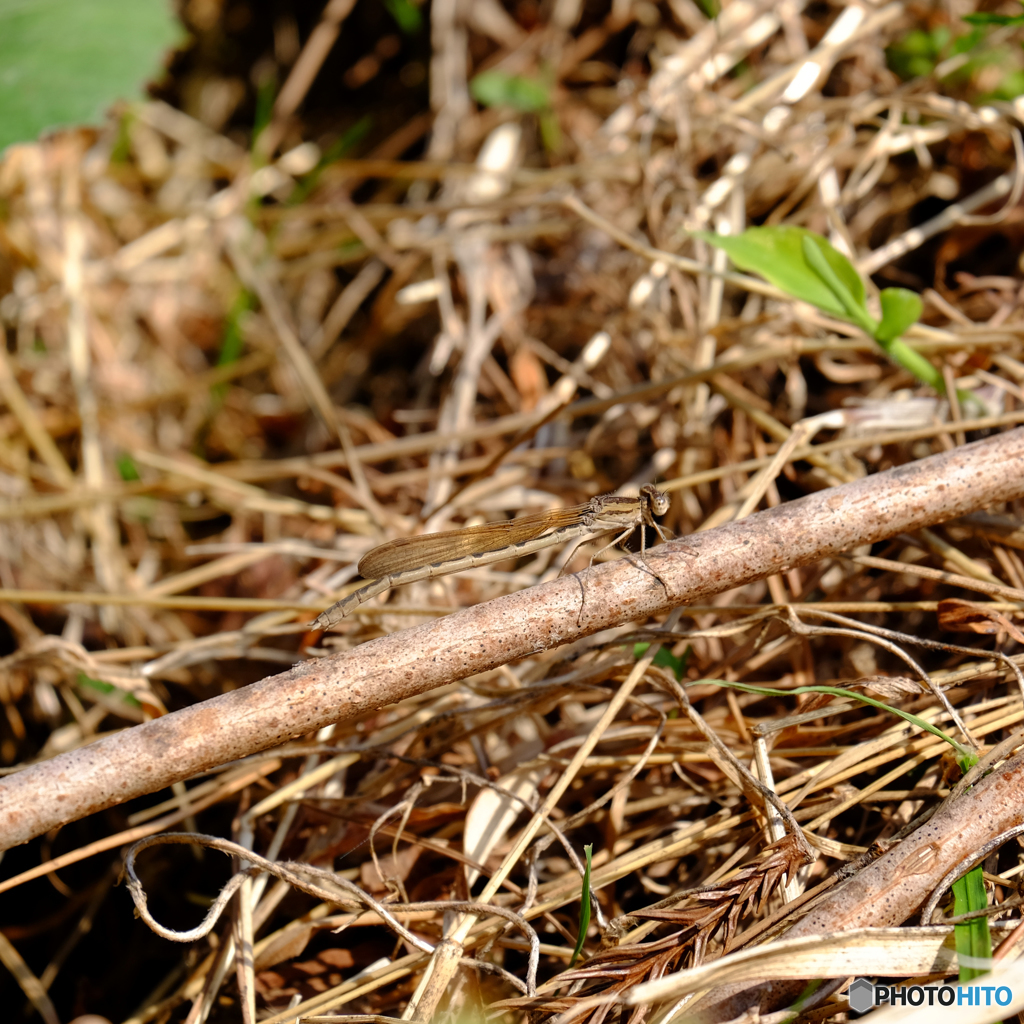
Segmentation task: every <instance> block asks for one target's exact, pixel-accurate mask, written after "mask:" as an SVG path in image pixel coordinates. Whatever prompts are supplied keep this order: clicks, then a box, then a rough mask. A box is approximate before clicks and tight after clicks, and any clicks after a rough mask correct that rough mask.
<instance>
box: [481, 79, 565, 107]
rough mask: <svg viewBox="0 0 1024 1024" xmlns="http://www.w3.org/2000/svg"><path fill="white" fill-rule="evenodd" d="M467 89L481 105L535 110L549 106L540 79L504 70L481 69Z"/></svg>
mask: <svg viewBox="0 0 1024 1024" xmlns="http://www.w3.org/2000/svg"><path fill="white" fill-rule="evenodd" d="M469 91H470V93H471V94H472V96H473V99H475V100H476V101H477V103H481V104H483V105H484V106H485V107H512V108H514V109H515V110H522V111H524V112H526V113H536V112H537V111H539V110H547V108H548V107H550V106H551V94H550V91H549V90H548V87H547V86H546V85H544V83H543V82H539V81H537V79H535V78H523V77H521V76H519V75H509V74H506V73H505V72H504V71H481V72H480V74H479V75H477V76H476V78H474V79H473V80H472V81H471V82H470V83H469Z"/></svg>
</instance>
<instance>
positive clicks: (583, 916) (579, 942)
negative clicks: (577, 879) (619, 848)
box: [569, 843, 594, 967]
mask: <svg viewBox="0 0 1024 1024" xmlns="http://www.w3.org/2000/svg"><path fill="white" fill-rule="evenodd" d="M593 850H594V844H593V843H587V845H586V846H584V847H583V856H584V857H586V858H587V866H586V867H585V868H584V869H583V889H582V891H581V892H580V931H579V935H577V937H576V948H575V949H574V950H573V951H572V959H571V960H570V961H569V966H570V967H573V966H574V965H575V964H576V961H577V960H578V959H579V958H580V953H582V952H583V943H584V942H585V941H586V938H587V929H588V928H589V927H590V855H591V853H593Z"/></svg>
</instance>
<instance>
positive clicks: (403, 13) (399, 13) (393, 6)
mask: <svg viewBox="0 0 1024 1024" xmlns="http://www.w3.org/2000/svg"><path fill="white" fill-rule="evenodd" d="M384 6H385V7H386V8H387V9H388V14H390V15H391V17H392V18H394V19H395V24H396V25H397V26H398V27H399V28H400V29H401V30H402V31H403V32H404V33H405V34H406V35H407V36H414V35H416V33H417V32H419V30H420V29H421V28H422V27H423V15H422V14H421V13H420V9H419V8H418V7H417V6H416V5H415V4H414V3H410V0H384Z"/></svg>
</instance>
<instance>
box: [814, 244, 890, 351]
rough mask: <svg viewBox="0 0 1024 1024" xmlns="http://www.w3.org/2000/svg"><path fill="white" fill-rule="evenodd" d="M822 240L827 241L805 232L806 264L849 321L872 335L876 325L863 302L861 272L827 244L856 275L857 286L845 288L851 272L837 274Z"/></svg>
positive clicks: (854, 276)
mask: <svg viewBox="0 0 1024 1024" xmlns="http://www.w3.org/2000/svg"><path fill="white" fill-rule="evenodd" d="M823 243H824V244H828V243H826V242H825V240H824V239H823V238H818V237H817V236H815V235H812V234H806V235H804V237H803V240H802V248H803V252H804V259H805V260H807V265H808V266H809V267H810V268H811V270H813V271H814V272H815V273H816V274H817V275H818V277H819V278H821V281H822V283H823V284H825V285H826V286H827V287H828V289H829V291H830V292H832V294H833V295H834V296H835V298H836V300H837V301H838V302H839V304H840V305H841V306H842V307H843V309H844V310H845V311H846V317H847V319H849V320H852V321H853V322H854V323H855V324H857V326H858V327H860V328H861V329H862V330H865V331H867V332H868V334H874V333H875V330H876V329H877V326H878V325H877V324H876V323H875V319H874V317H872V316H871V314H870V313H869V312H868V308H867V306H866V305H865V304H864V282H863V281H862V280H861V279H860V275H859V274H858V273H857V271H856V269H855V268H854V266H853V264H852V263H850V261H849V260H847V259H846V257H845V256H843V255H842V254H841V253H839V252H838V251H837V250H836V249H832V246H829V248H830V249H832V252H833V253H835V255H836V256H837V257H838V258H839V259H841V260H842V261H843V264H845V266H846V267H848V268H849V269H850V270H851V271H853V278H856V282H857V287H856V288H853V289H851V288H850V287H848V285H849V283H850V280H851V278H850V275H849V274H843V275H842V276H840V275H839V273H837V271H836V267H834V266H833V265H832V261H831V260H829V259H827V258H826V255H825V249H824V247H823ZM837 266H839V267H842V264H837Z"/></svg>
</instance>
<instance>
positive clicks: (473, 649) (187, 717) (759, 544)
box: [0, 429, 1024, 849]
mask: <svg viewBox="0 0 1024 1024" xmlns="http://www.w3.org/2000/svg"><path fill="white" fill-rule="evenodd" d="M1021 497H1024V429H1018V430H1013V431H1010V432H1008V433H1006V434H1001V435H999V436H997V437H994V438H989V439H987V440H985V441H979V442H977V443H975V444H972V445H967V446H965V447H963V448H958V449H955V450H953V451H951V452H947V453H944V454H942V455H936V456H932V457H931V458H928V459H924V460H921V461H920V462H915V463H911V464H909V465H907V466H902V467H900V468H898V469H894V470H890V471H888V472H886V473H879V474H877V475H875V476H872V477H868V478H866V479H864V480H859V481H857V482H855V483H852V484H846V485H844V486H842V487H835V488H832V489H830V490H826V491H822V492H820V493H818V494H813V495H809V496H807V497H805V498H801V499H799V500H798V501H794V502H790V503H788V504H786V505H781V506H779V507H778V508H774V509H771V510H769V511H767V512H761V513H758V514H757V515H753V516H750V517H749V518H748V519H745V520H743V521H742V522H739V523H732V524H729V525H727V526H724V527H721V528H719V529H717V530H709V531H707V532H706V533H701V534H696V535H694V536H692V537H687V538H684V539H681V540H678V541H673V542H672V543H670V544H664V545H660V546H659V547H657V548H655V549H654V551H653V552H651V553H650V554H649V555H648V561H649V564H650V567H651V568H652V569H655V570H656V571H657V573H658V576H660V578H661V580H663V581H664V584H665V585H663V584H662V582H660V581H659V579H658V578H657V577H656V576H655V575H654V574H653V573H652V572H650V571H649V570H648V569H646V568H644V567H642V566H638V565H637V564H635V562H634V560H632V559H623V560H620V561H617V562H614V563H609V564H606V565H602V566H598V567H596V568H594V569H593V570H590V571H588V572H585V573H580V574H579V575H576V576H568V577H563V578H562V579H559V580H555V581H554V582H551V583H546V584H542V585H540V586H537V587H533V588H531V589H529V590H524V591H521V592H519V593H517V594H510V595H508V596H507V597H501V598H498V599H496V600H494V601H488V602H486V603H485V604H481V605H478V606H477V607H475V608H469V609H466V610H465V611H461V612H457V613H455V614H453V615H450V616H448V617H447V618H444V619H441V620H439V621H435V622H429V623H424V624H423V625H420V626H415V627H413V628H412V629H406V630H403V631H402V632H400V633H394V634H392V635H390V636H386V637H381V638H379V639H377V640H371V641H370V642H368V643H365V644H363V645H362V646H360V647H357V648H356V649H355V650H353V651H348V652H346V653H344V654H339V655H335V656H333V657H330V658H323V659H316V660H312V661H307V662H304V663H303V664H301V665H297V666H295V667H294V668H292V669H290V670H289V671H287V672H282V673H281V674H280V675H276V676H271V677H269V678H267V679H264V680H261V681H260V682H258V683H254V684H253V685H251V686H247V687H245V688H244V689H240V690H236V691H234V692H232V693H228V694H225V695H223V696H221V697H216V698H214V699H212V700H208V701H204V702H203V703H202V704H197V705H195V706H194V707H191V708H186V709H184V710H182V711H177V712H175V713H174V714H171V715H167V716H165V717H164V718H161V719H158V720H156V721H153V722H148V723H146V724H145V725H140V726H136V727H135V728H132V729H128V730H125V731H124V732H121V733H118V734H116V735H114V736H110V737H106V738H104V739H102V740H98V741H97V742H95V743H92V744H90V745H89V746H87V747H83V748H82V749H80V750H76V751H73V752H71V753H67V754H61V755H59V756H57V757H54V758H53V759H51V760H50V761H47V762H45V763H44V764H40V765H35V766H33V767H31V768H27V769H25V770H24V771H22V772H19V773H18V774H17V775H13V776H9V777H8V778H6V779H3V780H2V781H0V848H2V849H6V848H8V847H10V846H14V845H16V844H18V843H24V842H26V841H28V840H29V839H31V838H32V837H34V836H37V835H39V834H41V833H43V832H45V831H47V830H49V829H51V828H54V827H56V826H57V825H61V824H64V823H66V822H69V821H74V820H76V819H78V818H81V817H83V816H84V815H86V814H91V813H93V812H94V811H98V810H101V809H103V808H104V807H110V806H112V805H113V804H117V803H121V802H123V801H125V800H129V799H131V798H133V797H137V796H141V795H143V794H145V793H152V792H154V791H156V790H159V789H163V788H164V787H166V786H168V785H170V784H171V783H172V782H176V781H179V780H181V779H187V778H189V777H191V776H193V775H195V774H196V773H197V772H201V771H205V770H206V769H209V768H212V767H214V766H215V765H218V764H223V763H224V762H226V761H230V760H233V759H235V758H239V757H244V756H246V755H247V754H252V753H255V752H256V751H259V750H265V749H267V748H268V747H271V746H274V745H275V744H278V743H280V742H282V741H284V740H287V739H291V738H293V737H296V736H301V735H303V734H305V733H309V732H312V731H313V730H316V729H319V728H321V727H322V726H324V725H328V724H330V723H332V722H337V721H343V720H345V719H348V718H351V717H353V716H356V715H359V714H363V713H365V712H368V711H372V710H374V709H377V708H381V707H384V706H386V705H388V704H393V703H395V702H396V701H400V700H403V699H404V698H406V697H410V696H412V695H414V694H418V693H423V692H425V691H427V690H430V689H432V688H434V687H436V686H440V685H442V684H444V683H448V682H452V681H453V680H456V679H462V678H465V677H466V676H469V675H472V674H474V673H476V672H483V671H486V670H488V669H492V668H495V667H497V666H499V665H502V664H504V663H506V662H508V661H512V660H514V659H517V658H523V657H527V656H528V655H531V654H534V653H536V652H538V651H542V650H547V649H549V648H552V647H557V646H558V645H559V644H564V643H568V642H570V641H573V640H576V639H579V638H580V637H583V636H587V635H589V634H591V633H595V632H597V631H598V630H601V629H606V628H608V627H610V626H615V625H620V624H622V623H625V622H630V621H634V620H643V619H645V618H646V617H647V616H649V615H656V614H661V613H664V612H667V611H668V610H669V609H670V608H672V607H674V606H676V605H685V604H693V603H696V602H700V601H704V600H706V599H707V598H709V597H711V596H713V595H714V594H717V593H720V592H722V591H723V590H728V589H731V588H732V587H736V586H739V585H742V584H744V583H749V582H751V581H753V580H756V579H761V578H763V577H765V576H768V575H770V574H772V573H778V572H781V571H783V570H785V569H786V568H789V567H793V566H800V565H808V564H810V563H813V562H816V561H818V560H819V559H821V558H824V557H827V556H829V555H835V554H838V553H840V552H843V551H848V550H849V549H851V548H854V547H856V546H858V545H860V544H866V543H870V542H875V541H879V540H883V539H885V538H887V537H891V536H893V535H894V534H897V533H900V532H902V531H906V530H915V529H918V528H919V527H922V526H928V525H932V524H934V523H938V522H942V521H944V520H947V519H951V518H954V517H955V516H959V515H964V514H965V513H968V512H973V511H978V510H980V509H984V508H988V507H990V506H993V505H996V504H1000V503H1002V502H1005V501H1010V500H1014V499H1017V498H1021ZM666 587H667V589H666ZM584 595H585V600H582V599H583V597H584ZM581 601H582V609H581Z"/></svg>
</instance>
